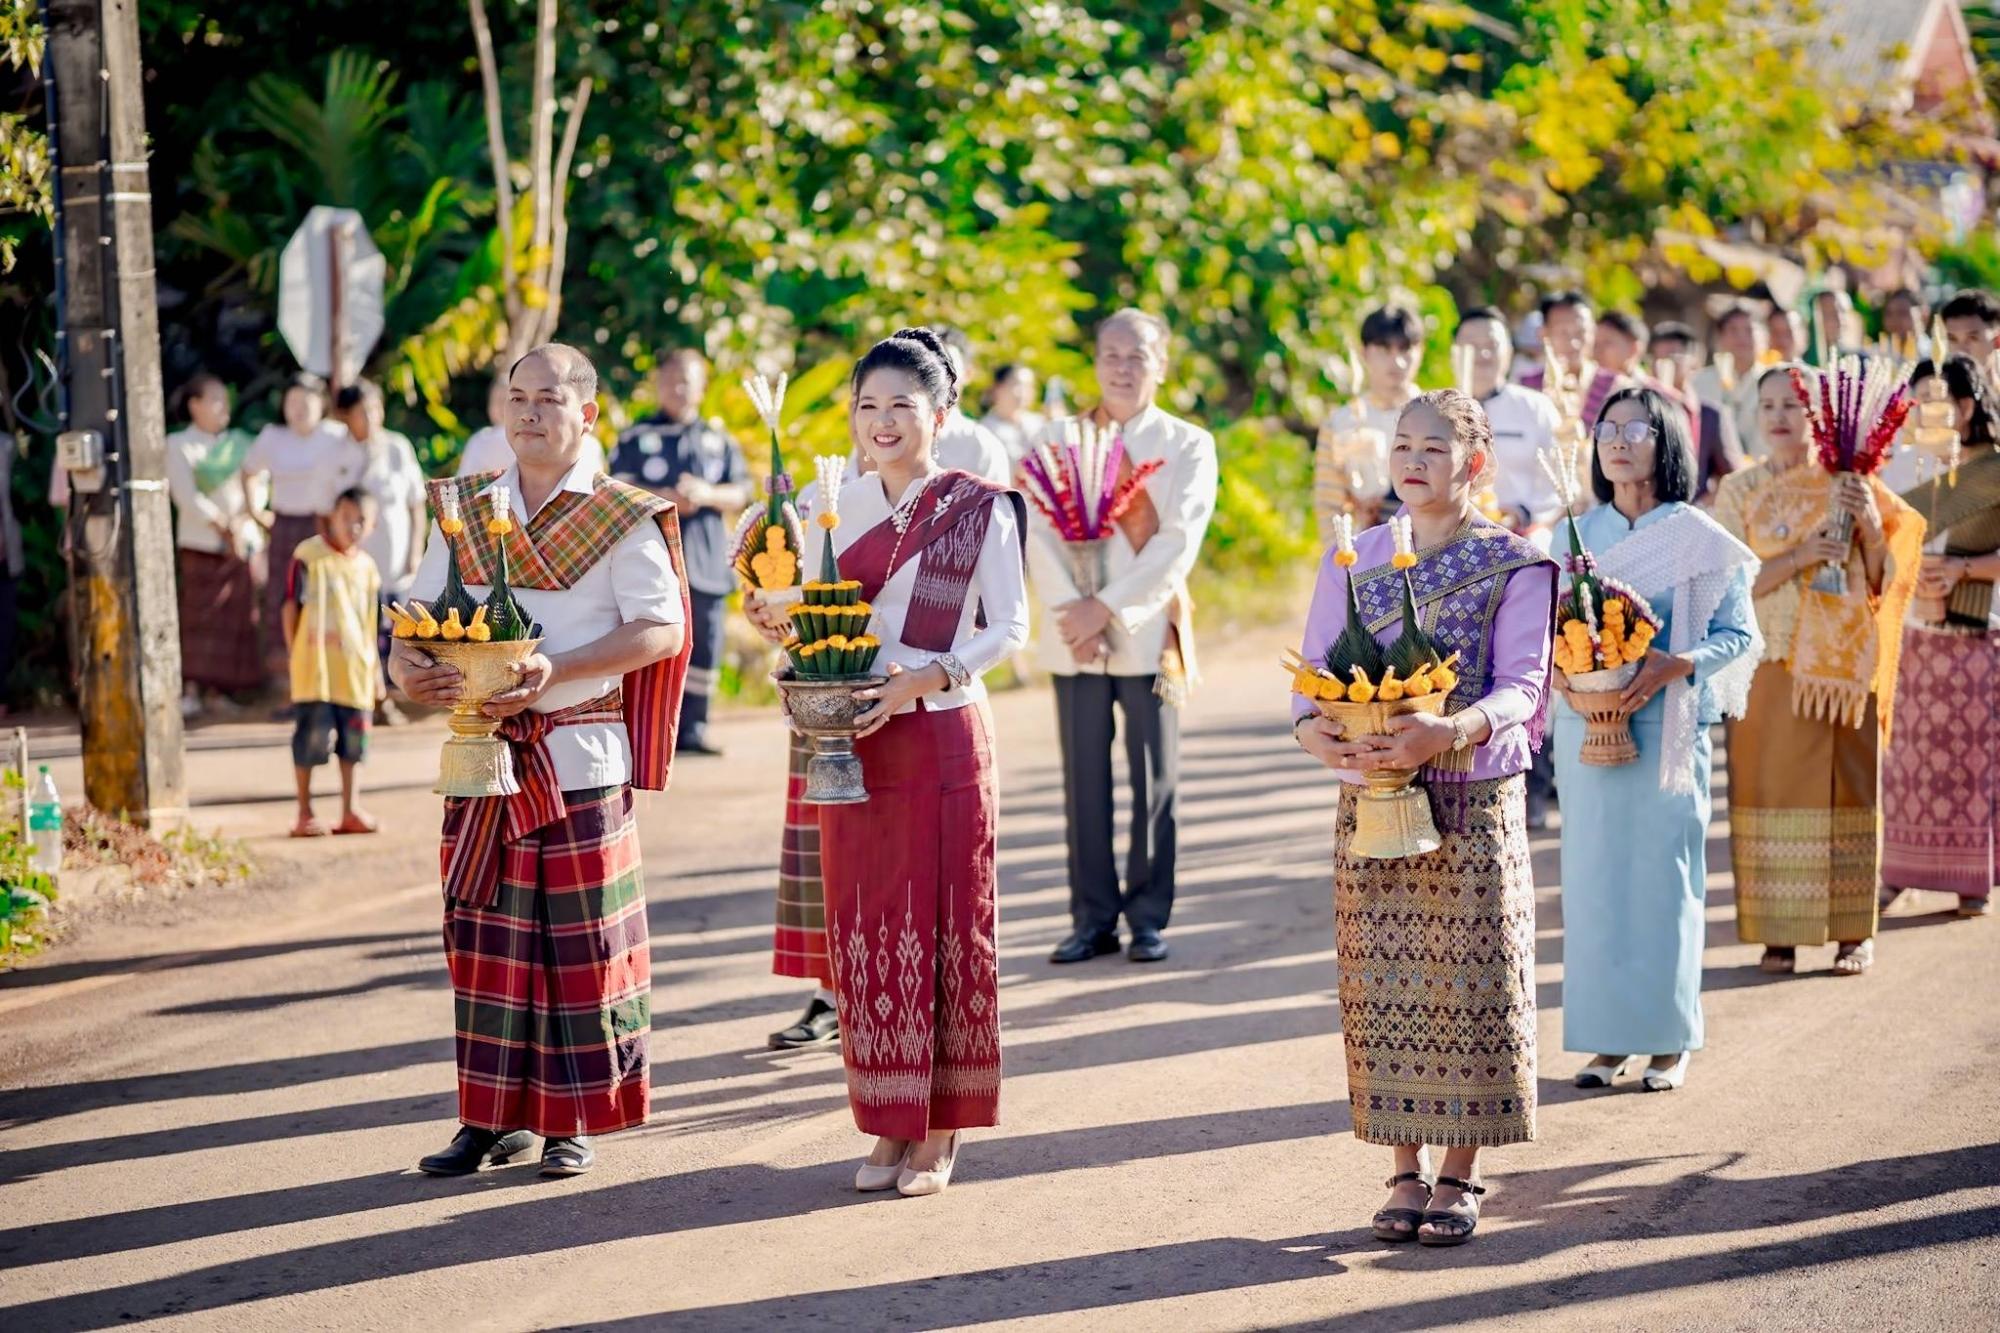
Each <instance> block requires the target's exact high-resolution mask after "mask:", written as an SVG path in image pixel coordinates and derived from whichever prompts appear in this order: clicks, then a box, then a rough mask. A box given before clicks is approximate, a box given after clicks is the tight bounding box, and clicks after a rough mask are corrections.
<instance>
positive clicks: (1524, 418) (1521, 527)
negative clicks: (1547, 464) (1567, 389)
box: [1452, 306, 1562, 547]
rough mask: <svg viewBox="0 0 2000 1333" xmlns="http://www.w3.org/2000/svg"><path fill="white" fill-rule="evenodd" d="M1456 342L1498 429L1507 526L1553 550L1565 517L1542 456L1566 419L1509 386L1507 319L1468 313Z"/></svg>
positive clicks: (1496, 484) (1497, 479) (1541, 397)
mask: <svg viewBox="0 0 2000 1333" xmlns="http://www.w3.org/2000/svg"><path fill="white" fill-rule="evenodd" d="M1452 341H1453V342H1454V343H1455V344H1456V345H1457V346H1459V347H1462V348H1464V349H1466V351H1468V352H1469V353H1470V354H1471V366H1472V382H1471V384H1470V385H1469V386H1467V387H1468V388H1469V389H1470V391H1471V393H1472V396H1473V397H1474V398H1477V399H1478V400H1479V404H1480V406H1482V407H1484V408H1485V409H1486V419H1487V420H1488V421H1490V422H1491V423H1492V424H1493V452H1494V456H1495V461H1496V465H1497V466H1496V472H1495V475H1494V478H1493V498H1494V500H1495V501H1496V502H1497V503H1498V504H1499V506H1500V508H1501V511H1502V512H1503V513H1504V514H1505V515H1506V520H1507V526H1508V527H1510V528H1512V529H1513V530H1514V531H1516V532H1519V533H1524V534H1534V533H1540V534H1541V536H1540V537H1538V538H1535V540H1537V541H1538V542H1539V544H1540V545H1542V546H1544V547H1546V546H1547V544H1548V541H1547V533H1548V529H1549V525H1550V524H1552V523H1554V522H1555V520H1556V518H1557V516H1558V515H1560V514H1561V513H1562V501H1561V500H1560V499H1558V498H1557V497H1556V487H1555V483H1554V482H1553V481H1550V480H1549V475H1548V473H1547V472H1545V471H1543V470H1542V463H1541V455H1542V451H1543V450H1544V449H1546V448H1548V447H1549V446H1550V445H1551V444H1553V443H1554V442H1555V434H1556V427H1557V426H1558V425H1560V424H1561V418H1560V417H1559V416H1558V415H1557V413H1556V405H1555V404H1554V403H1552V402H1550V401H1549V398H1548V395H1547V394H1544V393H1538V392H1537V391H1535V390H1533V389H1524V388H1522V387H1521V386H1520V385H1518V384H1510V383H1508V381H1507V373H1508V370H1509V368H1510V366H1511V364H1512V362H1513V358H1514V346H1513V343H1512V341H1511V340H1510V339H1509V338H1508V336H1507V319H1506V316H1504V315H1502V314H1501V313H1500V312H1499V311H1498V310H1494V309H1492V308H1491V307H1489V306H1481V307H1478V308H1476V309H1473V310H1468V311H1466V312H1465V315H1464V317H1463V318H1461V319H1460V320H1459V321H1458V332H1457V333H1456V334H1454V335H1453V338H1452Z"/></svg>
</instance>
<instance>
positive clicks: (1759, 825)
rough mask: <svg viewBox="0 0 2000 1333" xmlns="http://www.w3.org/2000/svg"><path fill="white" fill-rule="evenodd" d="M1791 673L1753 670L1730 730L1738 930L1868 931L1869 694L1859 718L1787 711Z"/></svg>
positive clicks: (1873, 841) (1872, 745)
mask: <svg viewBox="0 0 2000 1333" xmlns="http://www.w3.org/2000/svg"><path fill="white" fill-rule="evenodd" d="M1792 698H1793V688H1792V680H1791V675H1790V673H1789V672H1788V671H1787V670H1786V669H1785V668H1784V666H1782V665H1781V664H1779V663H1776V662H1765V663H1764V664H1763V665H1761V666H1760V667H1758V668H1757V677H1756V680H1755V681H1754V682H1753V683H1752V684H1751V687H1750V708H1749V710H1748V711H1747V712H1746V713H1745V714H1744V716H1743V720H1742V721H1740V722H1735V723H1732V724H1731V725H1730V728H1729V824H1730V839H1729V858H1730V863H1731V865H1732V867H1733V868H1734V870H1735V872H1736V933H1737V934H1738V936H1740V937H1741V938H1742V939H1743V941H1744V942H1745V943H1747V944H1765V945H1778V946H1781V947H1783V946H1797V945H1811V944H1825V943H1826V942H1827V941H1829V940H1865V939H1868V938H1869V937H1871V936H1873V935H1874V933H1875V922H1876V912H1877V909H1876V904H1875V888H1876V876H1877V867H1878V865H1879V861H1878V855H1877V853H1878V842H1877V838H1878V829H1879V823H1880V817H1879V812H1878V810H1877V808H1876V804H1875V769H1876V755H1877V748H1876V734H1877V733H1876V728H1875V727H1874V725H1872V724H1873V722H1874V716H1873V714H1874V701H1873V699H1872V698H1871V699H1870V700H1869V703H1868V709H1867V712H1866V713H1865V714H1864V716H1863V718H1862V725H1861V726H1859V727H1851V726H1847V725H1845V724H1844V723H1841V722H1837V721H1834V720H1832V719H1829V718H1813V717H1801V716H1799V715H1798V714H1797V713H1795V712H1794V711H1793V710H1792Z"/></svg>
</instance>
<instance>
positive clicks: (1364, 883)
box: [1334, 775, 1535, 1148]
mask: <svg viewBox="0 0 2000 1333" xmlns="http://www.w3.org/2000/svg"><path fill="white" fill-rule="evenodd" d="M1465 788H1466V790H1465V792H1464V798H1465V805H1464V811H1463V815H1464V817H1463V819H1462V821H1461V822H1462V825H1463V831H1459V832H1450V833H1446V834H1445V835H1444V846H1443V847H1441V848H1440V849H1439V850H1437V851H1435V852H1431V853H1429V854H1428V855H1425V856H1416V857H1407V858H1404V859H1401V860H1394V861H1375V860H1366V859H1363V858H1360V857H1351V856H1349V855H1347V844H1348V841H1349V839H1351V838H1352V837H1353V834H1354V824H1355V806H1356V801H1357V799H1358V798H1357V797H1356V796H1355V794H1354V789H1353V788H1351V787H1350V788H1344V789H1343V790H1342V792H1341V797H1340V817H1339V823H1338V826H1337V829H1338V832H1337V835H1336V839H1337V840H1336V844H1335V872H1334V944H1335V948H1336V950H1337V952H1338V954H1339V957H1340V1013H1341V1023H1342V1029H1343V1031H1344V1033H1345V1040H1346V1048H1347V1086H1348V1097H1349V1100H1350V1102H1351V1104H1352V1107H1353V1113H1354V1135H1355V1137H1356V1138H1358V1139H1361V1140H1362V1141H1363V1142H1366V1143H1381V1144H1399V1143H1400V1144H1424V1143H1427V1144H1433V1145H1436V1146H1439V1147H1447V1148H1450V1147H1497V1146H1499V1145H1501V1144H1507V1143H1521V1142H1525V1141H1528V1140H1530V1139H1533V1138H1534V1136H1535V886H1534V879H1533V875H1532V873H1531V869H1530V861H1529V853H1528V834H1527V809H1526V801H1527V785H1526V781H1525V779H1524V778H1522V777H1520V776H1519V775H1516V776H1513V777H1508V778H1499V779H1494V780H1491V781H1482V782H1472V783H1467V784H1465Z"/></svg>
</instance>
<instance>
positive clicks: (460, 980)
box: [391, 344, 688, 1176]
mask: <svg viewBox="0 0 2000 1333" xmlns="http://www.w3.org/2000/svg"><path fill="white" fill-rule="evenodd" d="M596 422H597V371H596V369H595V368H594V367H593V366H592V365H591V364H590V360H589V358H587V357H585V356H584V354H583V353H582V352H579V351H577V350H576V349H575V348H573V347H565V346H562V345H560V344H550V345H548V346H545V347H539V348H536V349H535V350H534V351H532V352H529V353H528V354H527V355H526V356H524V357H523V358H522V359H521V360H520V361H519V362H518V363H517V364H516V365H515V366H514V369H513V373H512V375H511V377H510V385H509V391H508V401H507V407H506V429H507V442H508V444H509V446H510V447H511V451H512V454H513V456H514V459H515V460H516V461H515V462H514V463H513V465H512V466H510V467H509V468H508V469H507V470H506V471H505V472H502V473H498V474H495V473H481V474H475V475H474V476H473V477H471V478H468V479H466V480H465V481H463V482H439V483H435V484H434V487H433V492H432V495H433V499H434V501H436V502H437V507H438V509H439V511H440V512H450V511H451V510H452V509H453V508H454V506H453V505H452V504H451V503H450V502H451V501H452V500H456V501H457V504H456V506H455V508H456V511H457V514H458V516H459V517H460V518H461V519H462V520H463V523H464V527H463V530H462V531H460V532H459V534H458V535H457V536H456V537H455V538H454V539H453V541H452V542H451V543H449V544H448V543H447V542H446V541H445V540H444V537H443V534H442V533H441V532H438V531H435V530H434V531H433V532H432V534H431V542H430V546H429V548H428V549H427V550H426V551H425V553H424V561H423V565H422V567H421V568H420V569H419V570H418V571H417V578H416V581H415V584H414V585H413V587H412V589H411V592H412V594H413V595H414V596H416V597H419V598H431V597H435V596H437V595H438V593H439V592H440V591H441V590H442V589H443V587H444V585H445V563H444V562H445V561H446V560H447V559H451V558H455V559H457V560H458V562H459V571H460V574H461V575H462V576H463V578H464V581H465V584H466V591H467V593H468V594H469V595H470V596H472V597H473V599H474V600H476V601H477V600H482V599H489V598H490V597H491V593H492V584H493V582H494V581H495V579H496V577H497V576H498V572H499V570H500V561H499V552H498V545H499V544H500V543H503V542H504V543H505V544H506V547H507V566H506V571H507V575H508V579H509V582H510V584H511V587H512V594H513V601H514V603H515V606H516V607H517V608H518V613H519V619H520V620H522V621H523V622H525V623H532V624H536V625H538V626H539V630H538V633H539V635H540V639H541V642H540V645H539V650H538V651H536V652H533V653H531V654H529V655H528V656H527V657H526V658H525V659H524V660H523V661H522V663H521V665H520V667H519V678H520V684H519V685H517V686H516V687H514V688H513V689H510V690H507V691H505V692H504V693H501V694H498V695H495V696H494V697H493V698H492V699H490V700H489V701H488V702H487V703H486V704H485V705H484V708H483V710H482V711H484V712H485V714H486V715H487V716H489V717H494V718H499V719H501V723H500V728H501V729H500V735H501V736H502V737H503V738H505V739H506V740H508V741H509V742H510V743H511V750H512V758H513V765H514V771H515V775H516V776H517V778H518V779H519V780H520V784H521V787H522V791H521V792H520V793H519V794H518V795H514V796H480V797H471V798H467V799H461V800H455V801H452V802H450V803H449V804H448V805H447V806H446V809H445V824H444V858H443V860H444V866H445V870H444V888H445V917H444V934H445V960H446V963H447V964H448V965H449V968H450V972H451V980H452V991H453V995H454V998H455V1001H456V1013H457V1018H458V1043H457V1054H458V1089H459V1120H460V1121H461V1125H460V1129H459V1133H458V1135H457V1137H455V1138H454V1139H453V1140H452V1142H451V1144H450V1146H449V1147H447V1148H445V1149H444V1150H443V1151H441V1152H438V1153H434V1154H432V1155H431V1156H429V1157H426V1158H424V1159H423V1161H422V1162H420V1163H419V1164H418V1165H419V1168H420V1169H422V1170H423V1171H425V1172H427V1173H429V1174H432V1175H467V1174H470V1173H472V1172H474V1171H477V1170H479V1169H480V1167H481V1166H483V1165H485V1164H486V1163H488V1162H493V1161H504V1160H506V1159H507V1158H509V1157H511V1156H513V1155H514V1154H515V1153H519V1152H522V1151H524V1150H525V1149H526V1148H527V1147H528V1145H529V1142H530V1139H529V1134H530V1133H532V1134H538V1135H540V1136H541V1137H542V1139H543V1149H542V1174H543V1175H553V1176H572V1175H580V1174H582V1173H583V1172H584V1171H587V1170H589V1169H590V1166H591V1164H592V1162H593V1161H594V1160H595V1153H594V1151H593V1149H592V1148H591V1145H590V1141H589V1137H588V1136H590V1135H593V1134H608V1133H612V1132H614V1131H616V1130H620V1129H627V1128H630V1127H632V1126H634V1125H639V1124H643V1123H644V1122H645V1120H646V1115H647V1111H648V1109H649V1106H650V1098H651V1092H650V1075H649V1069H648V1065H647V1035H648V1033H649V1031H650V1030H651V1026H652V1018H651V992H652V982H651V963H650V952H649V946H648V942H647V934H646V901H645V882H644V878H643V874H642V871H641V868H640V864H639V836H638V828H637V826H636V825H635V824H634V822H633V819H632V788H633V787H641V788H646V789H650V790H659V789H661V788H663V787H664V786H665V785H666V782H667V779H668V777H669V776H670V773H671V766H672V760H673V749H674V730H675V727H676V725H677V721H678V717H679V713H680V696H681V692H682V689H683V688H684V687H685V685H686V683H687V664H688V654H687V635H686V627H687V620H688V600H687V585H686V581H685V576H684V572H683V567H682V563H681V554H680V526H679V520H678V518H677V517H676V515H675V513H674V508H673V503H672V502H671V501H669V500H666V499H663V498H661V497H659V496H655V495H652V494H650V493H648V492H646V491H642V490H640V489H639V488H637V487H635V486H628V485H626V484H625V483H623V482H619V481H613V480H612V479H611V478H609V477H607V476H604V475H603V474H602V473H601V472H597V471H594V470H592V468H591V466H590V464H589V462H588V461H587V460H586V458H585V456H584V449H583V444H584V441H585V440H586V439H588V438H589V433H590V430H591V428H592V427H593V426H594V425H595V424H596ZM446 487H451V488H454V489H452V490H450V491H447V490H446V489H445V488H446ZM488 605H489V608H491V607H492V606H493V605H494V603H493V602H492V601H490V600H489V601H488ZM501 609H502V610H503V613H504V611H505V608H504V607H502V608H501ZM510 618H511V617H510ZM490 619H491V622H492V623H496V624H504V623H505V622H504V620H503V619H502V618H500V617H490ZM391 675H392V676H393V678H394V679H395V682H396V684H397V685H398V686H399V687H401V688H402V690H403V691H404V692H405V693H406V694H408V695H409V696H410V697H411V698H412V699H415V700H417V701H418V702H419V703H424V704H429V705H432V706H434V707H442V706H446V705H450V704H452V703H455V702H456V701H457V700H458V699H459V697H460V693H461V689H462V687H463V678H462V677H461V676H460V675H459V673H458V671H456V670H455V669H454V668H452V667H450V666H446V665H443V664H441V663H438V662H436V661H434V660H433V659H432V658H431V657H430V656H429V655H428V654H426V653H424V652H423V651H422V650H421V646H420V645H418V644H417V643H415V642H414V641H412V640H407V639H399V640H397V641H396V647H395V652H394V655H393V657H392V659H391Z"/></svg>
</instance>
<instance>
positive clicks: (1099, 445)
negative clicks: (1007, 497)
mask: <svg viewBox="0 0 2000 1333" xmlns="http://www.w3.org/2000/svg"><path fill="white" fill-rule="evenodd" d="M1165 465H1166V464H1165V460H1163V459H1157V458H1155V459H1149V460H1148V461H1146V462H1144V463H1141V464H1139V465H1138V466H1137V467H1133V466H1132V465H1131V460H1130V459H1129V458H1128V456H1127V455H1126V452H1125V437H1124V436H1123V435H1122V434H1120V433H1119V432H1118V431H1115V430H1099V429H1098V428H1097V426H1096V423H1094V422H1091V421H1089V420H1083V419H1079V418H1076V417H1071V418H1069V419H1068V420H1066V421H1064V422H1063V423H1062V430H1061V433H1060V435H1059V436H1058V437H1057V438H1053V439H1046V440H1043V441H1042V443H1041V444H1039V445H1037V446H1036V447H1035V448H1033V449H1031V450H1029V451H1028V455H1027V457H1026V458H1024V459H1022V460H1021V470H1022V472H1023V474H1024V476H1025V478H1026V481H1027V485H1026V486H1024V487H1023V488H1022V489H1023V490H1024V491H1025V492H1026V493H1027V496H1028V500H1029V502H1030V503H1031V504H1033V505H1034V506H1035V508H1037V509H1039V510H1040V511H1041V512H1042V516H1043V517H1045V518H1047V519H1048V521H1049V525H1050V526H1051V527H1053V528H1054V529H1055V530H1056V535H1057V536H1059V537H1061V538H1062V539H1063V540H1064V541H1065V542H1097V541H1103V540H1105V539H1106V538H1108V537H1110V536H1111V532H1112V528H1113V526H1114V525H1115V524H1116V523H1117V522H1118V520H1119V519H1121V518H1123V517H1124V516H1125V514H1126V512H1127V511H1128V510H1130V509H1131V507H1132V505H1133V502H1134V501H1136V500H1137V499H1138V498H1139V492H1140V490H1141V489H1142V488H1143V487H1144V486H1145V484H1146V478H1148V477H1150V476H1152V475H1153V474H1154V473H1155V472H1158V471H1159V470H1160V469H1161V468H1162V467H1164V466H1165Z"/></svg>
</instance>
